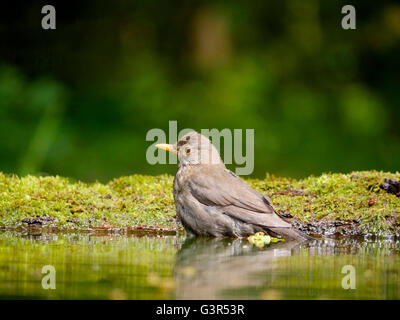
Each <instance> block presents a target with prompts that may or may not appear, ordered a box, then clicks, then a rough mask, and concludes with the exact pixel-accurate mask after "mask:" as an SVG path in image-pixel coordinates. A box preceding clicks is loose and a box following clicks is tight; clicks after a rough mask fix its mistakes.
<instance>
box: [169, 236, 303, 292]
mask: <svg viewBox="0 0 400 320" xmlns="http://www.w3.org/2000/svg"><path fill="white" fill-rule="evenodd" d="M300 245H301V243H300V242H296V241H285V242H279V243H276V244H273V245H271V246H270V247H267V248H263V249H262V250H260V249H259V248H257V247H255V246H253V245H251V244H250V243H249V242H248V241H247V240H245V239H244V240H242V239H209V238H189V239H186V241H185V242H184V243H183V244H182V247H181V248H180V250H179V252H178V254H177V257H176V264H175V268H174V277H175V280H176V285H177V287H176V298H177V299H223V298H227V297H229V294H228V295H226V296H225V295H224V293H226V292H238V293H239V292H240V289H243V288H246V287H256V286H257V285H259V284H260V276H263V277H264V279H265V275H268V274H271V272H269V271H270V270H272V269H273V268H274V261H275V260H276V259H277V258H279V257H283V256H290V255H291V254H292V252H293V250H295V249H296V248H299V246H300ZM238 290H239V291H238ZM239 294H240V296H238V298H243V296H242V294H243V292H241V293H239ZM245 295H246V294H245ZM233 298H234V297H233Z"/></svg>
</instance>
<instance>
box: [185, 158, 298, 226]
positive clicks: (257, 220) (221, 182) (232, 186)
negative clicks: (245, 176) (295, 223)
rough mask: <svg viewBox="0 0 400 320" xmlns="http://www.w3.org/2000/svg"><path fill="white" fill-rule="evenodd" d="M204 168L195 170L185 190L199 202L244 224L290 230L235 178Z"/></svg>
mask: <svg viewBox="0 0 400 320" xmlns="http://www.w3.org/2000/svg"><path fill="white" fill-rule="evenodd" d="M207 169H208V170H196V172H193V174H191V176H190V178H189V179H188V186H189V191H190V193H191V194H192V196H193V197H194V198H196V199H197V200H198V201H199V202H200V203H202V204H204V205H207V206H215V207H218V208H220V210H221V211H222V212H223V213H224V214H227V215H229V216H231V217H232V218H235V219H238V220H241V221H244V222H247V223H252V224H257V225H262V226H266V227H281V228H288V227H291V225H290V224H289V223H287V222H285V221H284V220H283V219H281V218H280V217H279V216H278V215H277V214H276V213H275V211H274V209H273V207H272V205H271V201H270V200H269V198H267V197H266V196H264V195H262V194H261V193H259V192H257V191H256V190H254V189H252V188H251V187H250V186H249V185H248V184H247V183H245V182H244V181H243V180H242V179H240V178H239V177H238V176H236V175H234V174H233V173H232V172H230V171H228V170H227V169H225V168H221V167H216V166H209V167H208V168H207Z"/></svg>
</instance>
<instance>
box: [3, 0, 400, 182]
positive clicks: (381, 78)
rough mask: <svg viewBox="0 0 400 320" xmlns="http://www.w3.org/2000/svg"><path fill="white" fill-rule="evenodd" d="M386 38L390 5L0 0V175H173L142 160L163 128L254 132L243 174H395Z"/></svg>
mask: <svg viewBox="0 0 400 320" xmlns="http://www.w3.org/2000/svg"><path fill="white" fill-rule="evenodd" d="M45 4H51V5H54V6H55V8H56V12H57V15H56V17H57V29H56V30H43V29H42V28H41V19H42V17H43V14H42V13H41V8H42V6H43V5H45ZM345 4H352V5H354V6H355V7H356V10H357V29H356V30H343V29H342V28H341V19H342V17H343V15H342V14H341V8H342V6H344V5H345ZM399 40H400V3H399V2H398V1H366V0H359V1H355V0H354V1H353V0H352V1H351V2H348V1H346V2H344V1H322V0H321V1H316V0H312V1H311V0H308V1H304V0H286V1H249V2H244V1H243V2H242V1H232V2H231V1H230V2H228V1H153V0H146V1H128V0H127V1H122V0H115V1H104V0H101V1H99V0H96V1H94V0H91V1H88V0H86V1H45V2H40V1H37V2H29V1H20V2H18V1H17V2H10V1H3V2H2V10H1V12H0V171H3V172H7V173H17V174H21V175H25V174H28V173H29V174H52V175H54V174H59V175H62V176H69V177H72V178H75V179H81V180H84V181H93V180H100V181H107V180H108V179H111V178H113V177H117V176H120V175H128V174H132V173H143V174H159V173H164V172H169V173H174V172H175V170H176V166H175V165H155V166H151V165H149V164H148V163H147V162H146V158H145V155H146V149H147V147H148V146H149V145H150V144H151V142H147V141H146V140H145V137H146V133H147V131H148V130H150V129H152V128H162V129H165V130H167V129H168V121H169V120H177V121H178V127H179V129H183V128H188V127H189V128H193V129H196V130H200V129H201V128H218V129H223V128H231V129H233V128H243V129H245V128H254V129H255V148H256V149H255V171H254V176H256V177H264V175H265V172H271V173H273V174H275V175H284V176H293V177H303V176H306V175H309V174H319V173H322V172H328V171H340V172H349V171H352V170H369V169H377V170H387V171H396V170H398V167H399V163H400V130H399V119H400V72H399V71H400V63H399V57H400V42H399Z"/></svg>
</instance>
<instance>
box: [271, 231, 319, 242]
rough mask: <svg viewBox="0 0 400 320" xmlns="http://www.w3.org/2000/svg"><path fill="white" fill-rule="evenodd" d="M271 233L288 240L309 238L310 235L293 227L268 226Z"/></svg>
mask: <svg viewBox="0 0 400 320" xmlns="http://www.w3.org/2000/svg"><path fill="white" fill-rule="evenodd" d="M269 230H270V231H271V232H272V233H274V234H276V235H279V236H281V237H283V238H285V239H288V240H309V239H312V237H310V236H308V235H307V234H305V233H303V232H301V231H300V230H297V229H295V228H270V229H269Z"/></svg>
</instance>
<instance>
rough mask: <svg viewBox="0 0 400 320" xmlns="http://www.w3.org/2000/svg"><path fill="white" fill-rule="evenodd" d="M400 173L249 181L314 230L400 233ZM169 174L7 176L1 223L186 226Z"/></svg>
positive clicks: (1, 178) (0, 199)
mask: <svg viewBox="0 0 400 320" xmlns="http://www.w3.org/2000/svg"><path fill="white" fill-rule="evenodd" d="M385 178H391V179H397V180H400V173H385V172H377V171H363V172H352V173H350V174H323V175H321V176H310V177H308V178H306V179H302V180H294V179H288V178H278V177H274V176H272V175H267V176H266V178H265V179H264V180H256V179H248V180H246V181H247V183H249V184H250V185H251V186H252V187H254V188H255V189H257V190H258V191H260V192H262V193H264V194H267V195H269V196H270V197H271V199H272V202H273V204H274V206H275V208H276V210H277V211H278V212H280V213H281V214H282V215H284V216H287V217H289V218H290V217H291V219H292V221H293V223H295V224H297V225H298V227H299V228H302V229H303V230H305V231H307V232H309V233H313V234H327V235H335V234H352V235H357V234H360V235H361V234H364V235H365V234H375V235H377V234H378V235H395V234H397V235H398V234H399V226H400V197H398V196H396V195H395V194H390V193H387V192H386V191H384V190H382V189H381V188H380V184H381V183H382V182H383V181H384V179H385ZM172 181H173V177H172V176H169V175H161V176H155V177H154V176H142V175H133V176H128V177H121V178H117V179H114V180H112V181H110V182H109V183H107V184H101V183H83V182H71V181H70V180H69V179H67V178H62V177H58V176H56V177H34V176H26V177H18V176H16V175H8V174H3V173H0V227H1V228H4V229H20V230H25V229H29V228H43V227H45V228H50V229H55V230H64V231H68V230H82V231H84V230H89V231H105V232H110V231H112V232H117V231H121V232H130V231H140V230H143V231H149V230H152V231H163V232H169V231H171V232H175V231H182V227H181V226H180V225H179V223H177V222H176V219H175V208H174V201H173V196H172Z"/></svg>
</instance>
